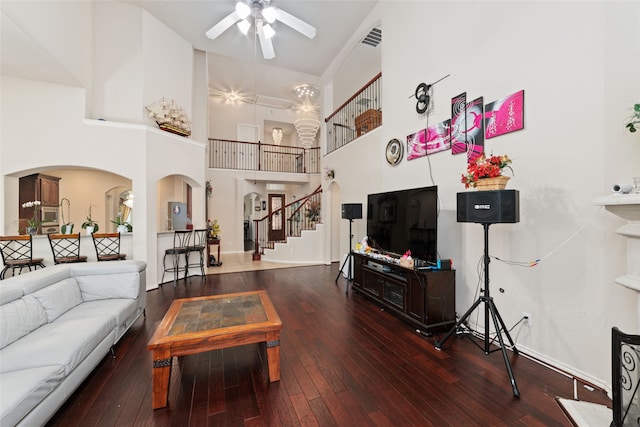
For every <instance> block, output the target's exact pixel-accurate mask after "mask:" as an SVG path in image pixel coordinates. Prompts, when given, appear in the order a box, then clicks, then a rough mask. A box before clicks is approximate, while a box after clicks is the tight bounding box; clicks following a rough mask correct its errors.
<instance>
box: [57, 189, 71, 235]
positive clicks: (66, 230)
mask: <svg viewBox="0 0 640 427" xmlns="http://www.w3.org/2000/svg"><path fill="white" fill-rule="evenodd" d="M64 202H67V214H69V217H71V202H70V201H69V199H67V198H66V197H63V198H62V199H61V200H60V214H61V215H62V226H61V227H60V232H61V233H62V234H72V233H73V225H74V224H73V223H72V222H65V221H64V206H63V203H64Z"/></svg>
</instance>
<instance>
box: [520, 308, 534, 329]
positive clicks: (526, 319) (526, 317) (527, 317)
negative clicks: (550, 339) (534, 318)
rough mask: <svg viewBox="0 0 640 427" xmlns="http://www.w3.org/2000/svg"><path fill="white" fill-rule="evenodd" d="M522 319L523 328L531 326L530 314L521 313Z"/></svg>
mask: <svg viewBox="0 0 640 427" xmlns="http://www.w3.org/2000/svg"><path fill="white" fill-rule="evenodd" d="M522 317H523V318H524V322H523V323H524V325H525V326H532V322H531V313H527V312H526V311H523V312H522Z"/></svg>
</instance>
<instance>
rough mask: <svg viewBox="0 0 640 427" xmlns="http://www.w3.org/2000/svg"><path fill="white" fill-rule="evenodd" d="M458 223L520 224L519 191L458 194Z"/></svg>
mask: <svg viewBox="0 0 640 427" xmlns="http://www.w3.org/2000/svg"><path fill="white" fill-rule="evenodd" d="M457 219H458V222H476V223H480V224H499V223H516V222H520V192H519V191H518V190H491V191H469V192H464V193H458V215H457Z"/></svg>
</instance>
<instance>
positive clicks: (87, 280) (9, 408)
mask: <svg viewBox="0 0 640 427" xmlns="http://www.w3.org/2000/svg"><path fill="white" fill-rule="evenodd" d="M145 269H146V263H144V262H141V261H114V262H99V263H98V262H94V263H80V264H66V265H55V266H52V267H47V268H44V269H42V270H37V271H33V272H29V273H23V274H22V275H20V276H17V277H13V278H10V279H6V280H2V281H0V425H1V426H3V427H9V426H15V425H23V426H38V425H43V424H45V423H46V422H47V420H49V419H50V418H51V417H52V416H53V415H54V414H55V413H56V411H57V410H58V409H59V408H60V406H62V404H63V403H64V402H65V400H66V399H67V398H68V397H69V396H70V395H71V394H72V393H73V392H74V390H75V389H76V388H77V387H78V386H79V385H80V384H81V383H82V381H84V379H85V378H86V377H87V376H88V375H89V374H90V373H91V371H93V369H94V368H95V367H96V366H97V365H98V363H99V362H100V361H101V360H102V359H103V358H104V357H105V356H106V355H107V354H108V353H109V351H110V350H111V348H112V347H113V346H114V345H115V344H116V343H117V342H118V340H119V339H120V338H121V337H122V336H123V335H124V333H125V332H126V331H127V330H128V329H129V327H130V326H131V325H132V324H133V323H134V322H135V321H136V319H138V317H139V316H140V315H141V314H142V313H144V309H145V306H146V284H145Z"/></svg>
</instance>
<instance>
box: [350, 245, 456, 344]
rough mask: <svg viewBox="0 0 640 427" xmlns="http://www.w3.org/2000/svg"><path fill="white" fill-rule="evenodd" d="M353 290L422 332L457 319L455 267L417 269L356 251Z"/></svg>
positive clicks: (443, 327)
mask: <svg viewBox="0 0 640 427" xmlns="http://www.w3.org/2000/svg"><path fill="white" fill-rule="evenodd" d="M353 265H354V271H353V286H352V288H351V289H352V290H353V291H354V292H356V293H359V294H362V295H363V296H365V297H367V298H368V299H370V300H372V301H374V302H375V303H377V304H379V305H381V306H382V307H384V308H385V309H387V310H388V311H391V312H392V313H394V314H395V315H397V316H398V317H400V318H401V319H403V320H405V321H407V322H409V323H411V324H412V325H413V326H416V327H417V328H419V329H420V330H421V331H423V332H436V331H437V332H446V331H447V330H448V329H450V328H451V326H453V324H455V322H456V307H455V303H456V273H455V270H414V269H411V268H405V267H402V266H400V265H398V264H395V263H393V262H387V261H384V260H379V259H375V258H373V257H370V256H368V255H366V254H362V253H359V252H353Z"/></svg>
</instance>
